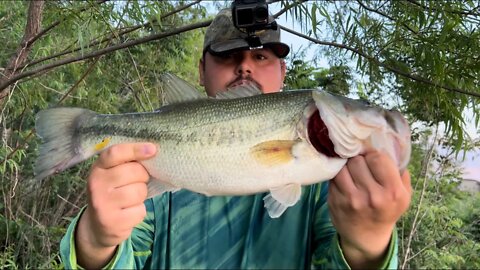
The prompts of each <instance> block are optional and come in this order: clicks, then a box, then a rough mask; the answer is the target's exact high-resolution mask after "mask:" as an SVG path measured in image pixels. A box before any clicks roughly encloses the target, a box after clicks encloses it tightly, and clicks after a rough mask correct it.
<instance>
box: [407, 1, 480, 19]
mask: <svg viewBox="0 0 480 270" xmlns="http://www.w3.org/2000/svg"><path fill="white" fill-rule="evenodd" d="M405 1H407V2H410V3H412V4H414V5H416V6H418V7H421V8H422V9H425V10H431V11H438V9H436V8H433V7H427V6H424V5H422V4H420V3H418V2H417V1H415V0H405ZM475 9H478V6H477V7H476V8H474V9H471V10H468V11H465V10H445V11H446V12H448V13H452V14H458V15H464V16H470V15H472V16H480V13H477V12H474V11H475Z"/></svg>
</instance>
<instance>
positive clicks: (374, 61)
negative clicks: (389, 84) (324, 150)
mask: <svg viewBox="0 0 480 270" xmlns="http://www.w3.org/2000/svg"><path fill="white" fill-rule="evenodd" d="M280 28H281V29H282V30H284V31H287V32H289V33H291V34H294V35H296V36H299V37H302V38H304V39H307V40H309V41H311V42H313V43H316V44H320V45H326V46H331V47H335V48H340V49H345V50H348V51H351V52H353V53H355V54H357V55H359V56H362V57H363V58H365V59H367V60H369V61H371V62H373V63H375V64H376V65H378V66H381V67H383V68H385V69H387V70H389V71H391V72H393V73H396V74H398V75H401V76H403V77H406V78H409V79H411V80H414V81H418V82H422V83H425V84H428V85H432V86H435V87H439V88H442V89H445V90H448V91H451V92H457V93H460V94H464V95H468V96H473V97H478V98H480V93H476V92H471V91H465V90H463V89H459V88H455V87H450V86H447V85H443V84H439V83H436V82H432V81H430V80H428V79H425V78H423V77H421V76H418V75H415V74H412V73H409V72H405V71H402V70H400V69H398V68H395V67H391V66H389V65H387V64H385V63H383V62H380V61H379V60H377V59H376V58H374V57H372V56H370V55H367V54H366V53H364V52H363V51H361V50H360V49H357V48H353V47H350V46H347V45H344V44H339V43H335V42H327V41H321V40H318V39H315V38H312V37H309V36H307V35H304V34H302V33H299V32H297V31H294V30H292V29H289V28H286V27H284V26H280Z"/></svg>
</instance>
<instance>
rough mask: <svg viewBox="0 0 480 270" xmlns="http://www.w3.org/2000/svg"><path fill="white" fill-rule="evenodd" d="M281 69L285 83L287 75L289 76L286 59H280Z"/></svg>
mask: <svg viewBox="0 0 480 270" xmlns="http://www.w3.org/2000/svg"><path fill="white" fill-rule="evenodd" d="M280 69H281V73H282V82H283V81H285V75H287V64H286V63H285V59H280Z"/></svg>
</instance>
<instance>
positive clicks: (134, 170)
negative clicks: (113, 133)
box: [75, 143, 156, 268]
mask: <svg viewBox="0 0 480 270" xmlns="http://www.w3.org/2000/svg"><path fill="white" fill-rule="evenodd" d="M155 153H156V146H155V145H153V144H142V143H132V144H119V145H114V146H112V147H110V148H109V149H107V150H106V151H104V152H102V153H101V154H100V157H99V158H98V159H97V160H96V162H95V163H94V164H93V166H92V169H91V172H90V176H89V177H88V186H87V195H88V206H87V208H86V209H85V212H84V213H83V215H82V216H81V218H80V220H79V223H78V227H77V230H76V235H75V243H76V249H77V258H78V263H79V265H81V266H83V267H86V268H101V267H103V266H105V265H106V264H107V263H108V261H109V260H110V259H111V258H112V256H113V254H114V253H115V250H116V248H117V246H118V245H119V244H120V243H121V242H122V241H124V240H125V239H127V238H128V237H129V235H130V234H131V232H132V230H133V228H134V227H135V225H137V224H138V223H140V222H141V221H142V220H143V218H144V217H145V215H146V210H145V206H144V204H143V201H144V200H145V199H146V198H147V182H148V179H149V175H148V173H147V171H146V170H145V168H144V167H143V166H142V165H141V164H140V163H138V161H141V160H145V159H148V158H151V157H153V155H154V154H155Z"/></svg>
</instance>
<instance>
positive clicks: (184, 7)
mask: <svg viewBox="0 0 480 270" xmlns="http://www.w3.org/2000/svg"><path fill="white" fill-rule="evenodd" d="M106 1H108V0H102V1H99V3H103V2H106ZM201 1H202V0H196V1H195V2H192V3H189V4H187V5H183V6H181V7H179V8H177V9H175V10H173V11H170V12H168V13H166V14H165V15H162V16H161V17H160V19H165V18H167V17H169V16H171V15H174V14H176V13H178V12H181V11H183V10H185V9H187V8H189V7H191V6H193V5H195V4H198V3H200V2H201ZM157 21H158V20H157V19H153V20H151V21H149V22H146V23H144V24H141V25H136V26H133V27H131V28H128V29H126V30H123V31H121V32H119V33H117V34H115V33H112V34H111V35H110V36H109V37H106V38H104V39H102V40H99V41H93V42H91V43H90V44H88V45H87V46H86V47H93V46H96V45H99V44H102V43H105V42H109V41H111V40H112V39H114V38H118V37H121V36H123V35H126V34H128V33H131V32H133V31H136V30H138V29H141V28H145V27H147V26H149V25H151V24H154V23H156V22H157ZM55 23H57V24H58V23H60V22H59V21H57V22H55ZM55 23H54V24H55ZM52 26H53V25H52ZM95 39H96V38H95ZM82 49H83V48H82V47H77V48H74V49H71V50H64V51H63V52H59V53H56V54H52V55H49V56H46V57H43V58H40V59H37V60H34V61H31V62H28V63H26V64H25V65H23V66H21V67H20V68H24V67H27V66H33V65H36V64H38V63H41V62H45V61H47V60H50V59H53V58H57V57H59V56H63V55H67V54H70V53H74V52H78V51H80V50H82Z"/></svg>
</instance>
